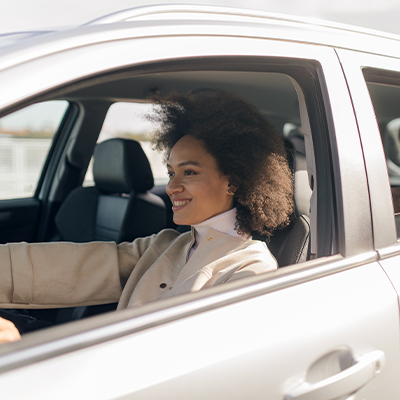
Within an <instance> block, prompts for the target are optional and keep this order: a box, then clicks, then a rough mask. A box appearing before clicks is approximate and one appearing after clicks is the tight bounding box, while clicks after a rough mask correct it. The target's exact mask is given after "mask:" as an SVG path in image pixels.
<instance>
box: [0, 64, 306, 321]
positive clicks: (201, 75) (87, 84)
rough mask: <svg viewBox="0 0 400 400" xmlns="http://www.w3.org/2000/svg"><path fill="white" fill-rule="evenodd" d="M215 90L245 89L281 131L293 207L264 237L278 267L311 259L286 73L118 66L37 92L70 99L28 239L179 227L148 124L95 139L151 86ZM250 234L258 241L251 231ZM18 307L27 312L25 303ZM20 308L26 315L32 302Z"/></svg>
mask: <svg viewBox="0 0 400 400" xmlns="http://www.w3.org/2000/svg"><path fill="white" fill-rule="evenodd" d="M220 89H222V90H227V91H231V92H234V93H237V94H240V95H242V96H243V97H245V98H247V99H248V100H249V101H250V102H251V103H253V104H254V105H255V106H257V107H258V108H259V110H260V111H261V112H262V113H263V114H264V115H265V117H266V118H267V119H268V120H269V121H270V122H271V123H272V124H273V125H274V127H275V129H276V130H277V131H278V132H279V133H280V134H281V136H282V138H283V139H284V141H285V144H286V148H287V154H288V159H289V163H290V166H291V168H292V171H293V183H294V188H295V206H296V207H295V212H294V214H293V215H292V218H291V223H290V225H289V226H287V227H286V228H284V229H282V230H279V231H277V232H276V233H275V234H274V235H273V236H272V238H271V239H270V241H269V242H268V246H269V248H270V250H271V252H272V253H273V255H274V256H275V257H276V259H277V261H278V264H279V267H285V266H288V265H292V264H297V263H299V262H303V261H306V260H307V259H309V258H310V252H309V238H310V215H309V210H310V198H311V195H312V190H311V188H310V184H309V177H308V174H307V163H306V154H305V144H304V135H303V132H302V129H301V121H300V111H299V100H298V94H297V91H296V88H295V86H294V85H293V81H292V78H291V77H290V76H288V75H287V74H285V73H280V72H259V71H236V70H228V71H226V70H218V69H217V70H213V69H210V70H198V69H197V70H187V71H166V72H165V70H164V72H151V73H150V72H147V73H146V72H139V73H138V72H135V73H133V72H131V71H123V72H118V73H115V74H114V73H113V74H107V75H105V76H101V77H94V78H90V79H86V80H84V81H81V82H76V83H74V84H70V85H68V86H67V87H65V88H59V89H57V90H55V91H54V93H50V94H46V95H45V96H43V98H42V99H41V101H50V100H51V101H53V100H66V101H68V102H69V107H68V110H67V112H66V114H65V116H64V119H63V121H62V123H61V125H60V127H59V129H58V132H57V134H56V135H55V137H54V140H53V145H52V148H51V150H50V153H49V158H50V160H49V158H48V160H47V162H46V164H45V167H44V172H43V174H42V177H41V181H39V186H38V189H37V191H36V197H37V198H39V199H40V200H41V201H42V210H41V218H40V222H39V227H38V230H37V235H36V237H35V240H34V241H38V242H40V241H54V240H67V241H75V242H85V241H92V240H112V241H115V242H117V243H119V242H121V241H132V240H134V239H135V238H136V237H140V236H147V235H150V234H152V233H157V232H158V231H160V230H162V229H164V228H177V227H176V225H175V224H174V223H173V219H172V209H171V203H170V200H169V198H168V196H167V195H166V193H165V187H166V179H162V178H159V177H156V179H155V178H154V177H153V174H154V171H152V167H151V166H150V164H151V163H149V158H154V157H157V158H158V163H159V165H161V159H162V155H161V154H157V155H154V151H153V152H151V151H148V149H150V147H151V146H148V144H149V143H148V140H149V139H148V137H149V136H148V135H147V133H146V134H144V133H143V131H139V132H135V127H134V126H133V127H132V132H117V134H116V135H114V136H111V138H108V139H106V140H104V141H99V142H98V138H99V134H100V132H101V130H102V127H103V123H104V120H105V118H106V116H107V113H108V111H109V109H110V107H111V106H112V105H114V104H118V103H132V104H135V105H143V104H150V105H151V100H149V98H150V99H151V96H152V95H153V94H155V93H157V94H167V93H169V92H171V91H178V92H180V93H184V94H186V93H188V92H190V91H204V90H207V91H209V90H220ZM146 135H147V136H146ZM143 139H144V140H143ZM146 141H147V143H146ZM140 143H141V144H142V145H140ZM143 149H146V152H145V151H143ZM146 153H147V154H146ZM93 154H94V157H93V160H92V156H93ZM91 160H92V161H91ZM91 168H92V174H93V179H92V183H91V185H89V186H88V185H87V183H84V178H85V175H86V174H87V172H88V171H87V170H88V169H91ZM153 169H154V168H153ZM165 178H166V174H165ZM154 182H155V183H156V184H155V185H154ZM253 237H254V238H255V239H258V240H266V239H265V237H261V236H259V235H257V234H254V236H253ZM114 308H115V304H113V305H104V306H93V307H77V308H72V309H62V310H35V311H34V312H33V313H34V316H35V317H38V318H39V319H43V320H44V321H45V322H44V324H43V326H47V325H48V322H49V321H51V322H50V323H49V324H50V325H51V324H55V323H62V322H66V321H70V320H74V319H79V318H82V317H87V316H90V315H93V314H97V313H100V312H104V311H108V310H112V309H114ZM16 313H17V314H18V315H19V317H21V318H25V311H24V310H19V311H16ZM0 314H1V312H0ZM28 314H29V316H31V315H32V311H30V312H28ZM1 315H4V314H1ZM5 316H6V317H9V315H7V314H6V315H5ZM17 322H18V321H17ZM35 328H36V327H35Z"/></svg>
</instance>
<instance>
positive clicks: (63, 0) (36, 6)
mask: <svg viewBox="0 0 400 400" xmlns="http://www.w3.org/2000/svg"><path fill="white" fill-rule="evenodd" d="M168 3H185V4H213V5H224V6H229V7H241V8H253V9H259V10H264V11H270V12H274V13H283V14H292V15H300V16H305V17H311V18H319V19H326V20H330V21H335V22H340V23H345V24H352V25H358V26H362V27H366V28H371V29H378V30H383V31H387V32H391V33H397V34H400V24H399V21H398V20H399V14H400V1H399V0H229V1H228V0H191V1H179V0H178V1H174V0H153V1H151V0H112V1H111V0H12V1H6V0H2V1H1V2H0V34H1V33H5V32H15V31H26V30H35V29H49V28H50V29H51V28H57V27H67V26H71V25H79V24H83V23H85V22H89V21H91V20H94V19H96V18H99V17H101V16H104V15H107V14H110V13H113V12H116V11H120V10H124V9H127V8H132V7H139V6H144V5H149V4H168Z"/></svg>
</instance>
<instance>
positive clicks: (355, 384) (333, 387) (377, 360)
mask: <svg viewBox="0 0 400 400" xmlns="http://www.w3.org/2000/svg"><path fill="white" fill-rule="evenodd" d="M384 364H385V354H384V353H383V352H382V351H379V350H377V351H373V352H371V353H368V354H366V355H364V356H361V357H359V358H358V359H357V360H355V363H354V364H353V365H352V366H350V367H349V368H347V369H345V370H343V371H341V372H339V373H337V374H335V375H333V376H331V377H329V378H326V379H323V380H321V381H319V382H316V383H309V382H303V383H302V384H301V385H299V386H298V387H296V388H295V389H294V390H293V391H291V392H290V393H289V394H287V395H286V396H285V400H294V399H296V400H329V399H336V398H338V397H341V396H345V395H350V394H352V393H354V392H356V391H357V390H359V389H360V388H362V387H363V386H364V385H366V384H367V383H368V382H369V381H370V380H372V379H373V378H374V377H375V376H376V375H377V374H379V373H380V372H381V370H382V368H383V366H384Z"/></svg>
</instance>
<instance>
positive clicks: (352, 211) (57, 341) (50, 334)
mask: <svg viewBox="0 0 400 400" xmlns="http://www.w3.org/2000/svg"><path fill="white" fill-rule="evenodd" d="M223 25H224V33H223V34H221V26H219V25H218V24H217V23H215V25H212V24H211V25H207V26H206V27H204V26H203V27H202V26H201V24H198V25H196V23H195V22H194V21H190V23H188V24H186V25H185V34H182V33H180V32H179V29H182V27H179V29H178V28H175V29H177V30H176V31H174V34H173V35H171V29H172V30H173V28H171V26H169V25H168V24H167V25H166V26H165V27H164V28H163V26H162V24H160V25H158V26H157V35H155V36H151V35H150V36H149V34H150V33H151V32H152V29H150V28H151V27H148V26H146V24H144V25H143V27H142V28H140V27H137V26H135V30H134V36H135V37H134V38H132V36H133V33H130V32H129V30H127V29H126V28H127V27H129V25H124V26H123V29H122V28H121V27H120V26H116V27H115V28H114V27H112V28H109V30H110V31H109V32H107V33H108V34H109V35H111V37H113V41H112V42H109V41H108V40H102V39H101V37H103V38H104V37H106V35H105V32H106V31H107V29H108V28H105V29H104V31H101V30H99V29H97V28H96V29H91V28H90V27H89V28H82V29H83V33H82V34H83V37H84V38H85V40H86V42H85V46H77V47H76V48H74V47H73V46H72V45H71V46H69V45H66V46H65V48H58V50H57V52H54V53H52V54H49V55H48V56H42V57H37V58H34V59H32V60H31V61H28V62H26V65H23V64H22V65H18V68H17V69H16V70H18V72H19V73H20V72H21V71H22V72H23V71H24V69H26V70H29V69H31V68H35V69H36V68H38V69H39V70H40V71H43V69H41V68H39V67H40V66H42V67H43V66H46V71H50V73H48V74H47V76H45V74H44V73H39V75H38V79H37V80H35V81H34V82H33V81H32V80H29V79H27V78H26V75H24V74H21V76H25V81H24V83H26V85H19V86H18V88H16V89H15V90H10V88H12V82H11V81H10V79H9V78H10V76H12V74H13V71H12V70H11V69H10V70H9V71H5V72H6V73H4V74H2V75H1V76H0V83H1V85H3V84H4V86H2V87H3V88H4V87H5V88H6V89H8V91H6V92H7V93H12V96H10V97H7V96H5V95H4V91H3V92H2V93H0V106H1V107H6V106H8V105H9V104H10V102H11V103H12V102H14V103H17V102H18V101H20V100H19V99H21V96H35V95H36V96H43V95H47V92H46V91H47V90H49V89H48V88H49V87H51V88H53V87H57V86H62V85H66V84H67V83H68V82H72V81H74V80H77V79H82V78H84V77H85V76H89V75H96V74H99V75H100V74H104V73H106V72H107V71H109V70H113V69H116V68H121V67H122V66H123V67H124V68H126V67H127V66H131V67H136V66H137V65H139V67H140V69H139V70H138V71H139V72H138V73H143V71H145V70H146V69H149V70H150V69H151V68H154V65H156V66H157V70H158V71H160V69H161V70H162V68H167V69H168V70H170V69H174V68H175V70H178V71H179V68H178V69H177V66H178V67H180V68H181V69H182V68H184V67H183V66H186V68H189V67H188V65H189V66H190V65H191V64H193V65H194V67H192V68H193V69H196V68H197V69H204V68H206V67H205V62H208V61H209V60H210V59H211V60H212V62H213V63H214V64H212V68H214V69H219V70H221V69H222V70H223V69H224V68H226V69H228V70H230V69H232V68H238V69H240V70H249V69H250V70H252V69H256V70H257V69H260V68H261V67H260V65H262V68H266V69H267V70H268V68H269V69H271V68H272V66H273V68H280V67H279V66H282V65H283V66H282V68H283V70H282V71H285V73H288V72H287V71H288V70H287V65H290V68H294V70H295V71H294V73H293V76H292V77H291V78H292V79H293V84H294V85H295V87H296V89H297V91H298V100H299V108H300V112H301V114H302V125H303V128H304V129H305V131H306V135H308V142H307V151H308V154H307V162H308V170H309V175H310V181H313V188H314V192H313V198H312V200H311V225H312V232H311V234H312V236H311V241H312V244H311V253H312V255H313V257H316V259H314V260H310V261H308V262H306V263H303V264H300V265H297V266H289V267H287V268H284V269H280V270H278V271H275V272H272V273H270V274H267V275H262V276H258V277H253V278H247V279H244V280H242V281H239V282H235V283H232V284H229V285H223V286H220V287H216V288H212V289H209V290H205V291H203V292H199V293H196V294H189V295H185V296H180V297H176V298H175V299H170V300H166V301H160V302H157V303H154V304H149V305H147V306H144V307H142V308H140V309H131V310H124V311H121V312H119V313H115V314H114V315H108V316H100V317H96V318H94V319H92V320H87V321H79V322H77V323H75V324H71V325H70V326H68V327H61V326H60V327H56V328H52V329H49V330H47V331H43V332H37V333H33V334H30V335H27V336H26V338H24V339H23V340H22V341H21V342H19V343H14V344H10V345H7V346H3V347H2V348H0V355H1V357H0V361H1V364H0V371H1V373H0V385H1V388H2V389H1V390H2V395H3V396H5V398H8V399H13V398H21V397H22V398H24V397H26V395H27V391H26V390H27V389H26V388H27V387H28V388H29V392H28V394H29V398H31V399H35V398H37V399H39V398H40V399H42V400H43V399H50V398H51V399H53V398H55V397H56V398H59V399H63V398H73V397H78V398H79V397H80V398H96V399H111V398H115V399H116V398H119V399H130V398H156V397H163V398H171V399H172V398H174V399H175V398H179V397H181V398H193V399H196V398H199V399H200V398H215V399H220V398H233V399H235V398H237V399H241V398H244V397H246V398H268V399H282V398H286V399H295V398H297V399H318V400H324V399H333V398H352V399H364V398H368V399H382V398H397V397H399V395H400V384H399V381H398V379H397V378H398V376H399V373H400V357H399V356H400V349H399V312H398V300H397V294H396V292H395V290H394V289H393V286H392V284H391V282H390V281H389V280H388V278H387V275H386V273H385V272H384V271H383V270H382V268H381V265H380V264H379V262H378V255H377V252H376V251H375V249H374V244H373V238H374V237H373V226H372V221H371V205H370V198H369V193H368V182H367V173H366V169H365V164H364V155H363V148H362V145H361V141H360V136H359V131H358V127H357V122H356V118H355V116H354V113H353V108H352V103H351V100H350V97H349V94H348V87H347V84H346V80H345V77H344V75H343V71H342V69H341V65H340V63H339V61H338V58H337V56H336V54H335V52H334V50H333V49H332V48H325V47H323V46H316V45H305V44H301V43H294V42H285V41H282V40H268V39H265V38H262V34H261V33H260V30H259V29H258V27H256V28H255V29H254V30H251V28H250V27H248V26H246V34H243V33H242V36H241V37H238V35H237V28H236V27H232V28H231V29H228V27H227V24H225V23H224V24H223ZM85 29H86V30H85ZM113 29H115V30H114V31H113ZM163 29H164V30H163ZM99 32H100V33H99ZM127 32H128V33H129V34H128V33H127ZM188 32H189V34H188ZM190 32H191V33H193V35H191V34H190ZM242 32H243V31H242ZM164 33H165V35H163V34H164ZM86 34H87V35H86ZM96 34H98V35H99V36H101V37H100V38H99V39H97V37H96ZM85 35H86V36H85ZM123 35H127V36H126V37H125V36H123ZM275 35H276V37H277V38H278V37H279V32H278V31H275ZM89 39H90V40H93V43H92V44H90V43H89V42H88V41H89ZM279 39H280V37H279ZM65 43H67V42H65ZM67 44H68V43H67ZM233 49H234V50H233ZM232 53H234V55H232ZM104 54H107V57H106V58H105V57H104ZM132 54H133V55H134V57H133V58H132ZM207 58H208V60H207ZM77 60H79V61H80V62H79V63H78V62H77ZM224 60H226V61H229V62H224ZM161 61H162V62H161ZM168 61H170V63H168ZM285 61H287V62H285ZM163 63H164V64H163ZM180 63H182V65H183V66H182V65H181V64H180ZM61 64H62V65H63V73H60V69H59V68H57V66H60V65H61ZM303 64H304V65H305V64H307V66H308V69H306V70H304V69H302V71H303V72H305V73H304V74H297V75H296V71H297V67H298V66H299V67H300V66H304V65H303ZM49 66H52V67H49ZM207 68H210V66H209V64H208V67H207ZM290 71H292V70H290ZM14 73H15V71H14ZM304 76H306V77H308V78H305V80H302V77H304ZM309 78H310V79H309ZM310 82H311V83H310ZM22 88H23V89H22ZM311 177H312V179H311ZM355 182H356V184H355ZM43 377H46V380H45V381H44V379H43ZM20 382H24V385H21V384H20Z"/></svg>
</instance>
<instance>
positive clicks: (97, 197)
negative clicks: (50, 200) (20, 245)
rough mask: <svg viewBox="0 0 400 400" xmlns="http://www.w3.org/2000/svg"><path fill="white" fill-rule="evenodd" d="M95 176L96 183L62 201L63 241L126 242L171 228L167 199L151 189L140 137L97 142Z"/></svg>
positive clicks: (58, 217) (60, 226)
mask: <svg viewBox="0 0 400 400" xmlns="http://www.w3.org/2000/svg"><path fill="white" fill-rule="evenodd" d="M93 179H94V183H95V185H94V186H92V187H79V188H76V189H74V190H73V191H72V192H71V193H70V194H69V196H68V197H67V198H66V199H65V201H64V202H63V203H62V205H61V207H60V210H59V211H58V213H57V215H56V218H55V223H56V227H57V230H58V237H57V238H56V239H57V240H64V241H72V242H89V241H94V240H96V241H98V240H100V241H115V242H116V243H120V242H122V241H133V240H134V239H135V238H137V237H142V236H149V235H151V234H153V233H157V232H159V231H160V230H162V229H163V228H164V227H165V223H166V209H165V203H164V202H163V201H162V200H161V198H160V197H158V196H156V195H154V194H152V193H149V192H148V190H150V189H151V188H152V187H153V185H154V181H153V174H152V171H151V167H150V164H149V161H148V159H147V157H146V155H145V153H144V151H143V149H142V147H141V146H140V144H139V143H138V142H136V141H134V140H129V139H120V138H117V139H110V140H106V141H104V142H102V143H99V144H97V146H96V148H95V151H94V160H93Z"/></svg>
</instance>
